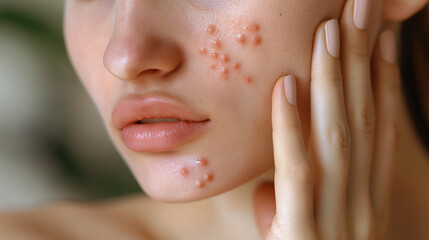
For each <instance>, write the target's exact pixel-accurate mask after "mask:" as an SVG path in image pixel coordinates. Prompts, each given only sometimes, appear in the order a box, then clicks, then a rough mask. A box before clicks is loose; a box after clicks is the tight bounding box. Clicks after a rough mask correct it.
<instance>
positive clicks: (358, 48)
mask: <svg viewBox="0 0 429 240" xmlns="http://www.w3.org/2000/svg"><path fill="white" fill-rule="evenodd" d="M350 51H351V52H352V54H353V55H355V56H357V57H360V58H369V56H370V54H371V51H370V46H369V42H368V41H366V40H360V41H359V40H358V41H357V42H355V43H354V44H352V45H351V46H350Z"/></svg>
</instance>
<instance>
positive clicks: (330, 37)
mask: <svg viewBox="0 0 429 240" xmlns="http://www.w3.org/2000/svg"><path fill="white" fill-rule="evenodd" d="M325 34H326V46H327V48H328V52H329V54H330V55H331V56H332V57H335V58H337V57H340V29H339V27H338V21H337V20H336V19H332V20H330V21H328V22H327V23H326V24H325Z"/></svg>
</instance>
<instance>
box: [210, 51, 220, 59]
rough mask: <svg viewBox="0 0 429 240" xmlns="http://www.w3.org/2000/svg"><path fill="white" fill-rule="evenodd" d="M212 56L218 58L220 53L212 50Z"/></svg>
mask: <svg viewBox="0 0 429 240" xmlns="http://www.w3.org/2000/svg"><path fill="white" fill-rule="evenodd" d="M210 57H212V58H214V59H217V57H219V54H218V53H217V52H211V53H210Z"/></svg>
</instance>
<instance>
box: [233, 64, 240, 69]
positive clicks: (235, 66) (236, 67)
mask: <svg viewBox="0 0 429 240" xmlns="http://www.w3.org/2000/svg"><path fill="white" fill-rule="evenodd" d="M232 67H233V68H234V69H235V70H238V69H240V68H241V65H240V63H234V65H233V66H232Z"/></svg>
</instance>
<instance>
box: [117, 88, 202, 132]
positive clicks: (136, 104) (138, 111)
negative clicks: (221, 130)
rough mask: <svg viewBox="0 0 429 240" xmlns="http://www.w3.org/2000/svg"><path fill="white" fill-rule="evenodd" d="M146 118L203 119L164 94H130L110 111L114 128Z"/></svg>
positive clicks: (121, 127)
mask: <svg viewBox="0 0 429 240" xmlns="http://www.w3.org/2000/svg"><path fill="white" fill-rule="evenodd" d="M147 118H178V119H181V120H184V121H198V122H199V121H205V120H208V119H207V117H205V116H202V115H200V114H198V113H196V112H193V111H192V110H189V109H187V108H186V107H184V106H182V105H181V104H179V103H178V102H177V101H176V100H175V99H173V98H171V97H167V96H166V95H164V94H157V93H153V94H145V95H137V94H131V95H128V96H126V97H124V98H123V99H122V100H121V101H120V102H118V104H117V105H116V107H115V108H114V109H113V112H112V121H113V124H114V126H115V127H116V128H118V129H120V130H122V129H123V128H124V127H126V126H128V125H130V124H134V123H136V122H138V121H140V120H144V119H147Z"/></svg>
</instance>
